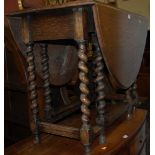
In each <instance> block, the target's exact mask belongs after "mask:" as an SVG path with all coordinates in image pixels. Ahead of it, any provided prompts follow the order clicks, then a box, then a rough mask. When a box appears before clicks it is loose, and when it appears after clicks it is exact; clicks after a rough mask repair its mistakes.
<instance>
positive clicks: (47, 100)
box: [40, 44, 52, 121]
mask: <svg viewBox="0 0 155 155" xmlns="http://www.w3.org/2000/svg"><path fill="white" fill-rule="evenodd" d="M47 46H48V45H47V44H40V47H41V58H42V59H41V64H42V74H43V80H44V97H45V120H46V121H49V120H50V119H51V110H52V105H51V101H52V99H51V90H50V81H49V77H50V75H49V63H48V60H49V59H48V53H47V52H48V50H47V48H48V47H47Z"/></svg>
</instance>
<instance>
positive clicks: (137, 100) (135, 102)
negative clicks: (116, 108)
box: [132, 82, 139, 107]
mask: <svg viewBox="0 0 155 155" xmlns="http://www.w3.org/2000/svg"><path fill="white" fill-rule="evenodd" d="M132 96H133V100H134V107H135V106H138V104H139V97H138V93H137V84H136V82H135V83H134V84H133V85H132Z"/></svg>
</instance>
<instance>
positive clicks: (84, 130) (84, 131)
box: [78, 40, 92, 152]
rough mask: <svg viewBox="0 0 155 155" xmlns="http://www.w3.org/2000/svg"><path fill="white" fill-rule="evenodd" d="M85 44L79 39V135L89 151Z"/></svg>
mask: <svg viewBox="0 0 155 155" xmlns="http://www.w3.org/2000/svg"><path fill="white" fill-rule="evenodd" d="M85 52H86V46H85V41H84V40H81V41H79V52H78V56H79V64H78V67H79V69H80V72H79V79H80V81H81V82H80V86H79V88H80V91H81V95H80V100H81V103H82V105H81V111H82V117H81V119H82V126H81V129H80V137H81V141H82V143H83V145H84V146H85V151H86V152H90V145H91V142H92V127H91V124H90V116H91V114H90V110H89V105H90V103H91V102H90V100H89V98H88V95H89V89H88V83H89V80H88V77H87V74H88V67H87V61H88V58H87V55H86V53H85Z"/></svg>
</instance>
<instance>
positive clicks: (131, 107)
mask: <svg viewBox="0 0 155 155" xmlns="http://www.w3.org/2000/svg"><path fill="white" fill-rule="evenodd" d="M131 90H132V89H131V88H129V89H128V90H127V91H126V99H127V102H128V104H129V109H128V116H127V118H130V117H131V115H132V112H133V99H132V96H131Z"/></svg>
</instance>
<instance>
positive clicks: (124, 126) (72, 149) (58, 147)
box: [5, 109, 147, 155]
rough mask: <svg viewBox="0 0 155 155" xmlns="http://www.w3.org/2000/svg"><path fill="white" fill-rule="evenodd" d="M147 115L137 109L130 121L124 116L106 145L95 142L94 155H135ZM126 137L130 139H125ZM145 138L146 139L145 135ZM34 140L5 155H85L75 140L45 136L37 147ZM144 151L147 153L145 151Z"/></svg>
mask: <svg viewBox="0 0 155 155" xmlns="http://www.w3.org/2000/svg"><path fill="white" fill-rule="evenodd" d="M146 113H147V112H146V111H145V110H140V109H137V110H136V111H135V112H134V114H133V117H131V119H130V120H127V119H125V117H124V116H123V117H122V120H119V121H118V122H117V123H114V124H113V126H112V127H111V128H108V129H107V130H106V135H107V140H106V144H104V145H98V140H97V139H96V140H95V141H94V143H93V149H92V155H103V154H104V155H133V154H131V151H130V150H131V149H132V148H133V144H134V143H135V139H137V136H138V135H141V134H140V133H143V131H144V130H143V129H144V126H145V125H143V124H144V122H145V118H146ZM70 122H71V121H69V122H68V123H70ZM73 122H74V121H73ZM74 123H75V122H74ZM142 126H143V127H142ZM139 131H140V132H139ZM141 131H142V132H141ZM124 135H127V136H128V137H127V138H126V139H124V138H123V136H124ZM143 136H144V137H145V134H143ZM138 137H139V136H138ZM32 139H33V138H32V137H31V138H28V139H25V140H23V141H21V142H19V143H17V144H15V145H12V146H10V147H9V148H7V149H5V155H12V154H18V155H42V154H44V155H49V154H51V155H57V154H59V155H61V154H67V155H73V154H75V155H79V154H80V155H84V152H83V147H82V145H81V144H80V143H79V142H78V141H76V140H73V139H68V138H64V137H58V136H53V135H48V134H43V135H42V136H41V141H42V143H40V144H36V145H34V144H33V142H32ZM129 148H130V149H129ZM144 148H145V147H144ZM142 151H143V152H145V150H142ZM134 155H135V154H134ZM136 155H137V154H136ZM144 155H145V154H144Z"/></svg>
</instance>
